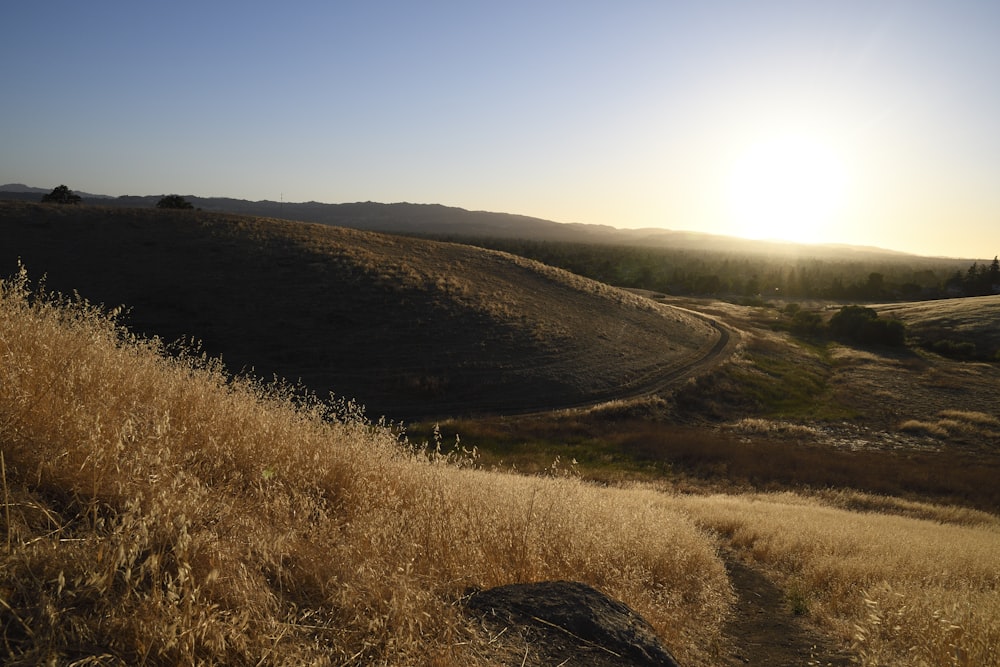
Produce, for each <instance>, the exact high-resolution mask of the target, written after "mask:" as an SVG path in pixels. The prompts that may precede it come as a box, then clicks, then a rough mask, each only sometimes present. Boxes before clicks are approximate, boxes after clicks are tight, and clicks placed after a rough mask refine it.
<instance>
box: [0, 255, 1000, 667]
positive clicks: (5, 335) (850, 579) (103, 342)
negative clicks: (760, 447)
mask: <svg viewBox="0 0 1000 667" xmlns="http://www.w3.org/2000/svg"><path fill="white" fill-rule="evenodd" d="M727 372H728V371H727ZM824 382H832V379H831V378H826V379H825V380H824ZM0 445H2V457H0V477H2V480H0V481H2V493H3V512H2V513H0V521H2V522H3V525H4V527H5V531H4V536H3V539H2V543H0V550H2V552H0V553H2V555H0V573H2V574H0V627H2V628H3V640H4V641H3V644H2V645H0V652H2V658H3V661H4V663H5V664H11V665H15V664H25V665H27V664H77V665H85V664H90V665H94V664H107V665H113V664H129V665H133V664H147V665H175V664H254V665H266V664H274V665H278V664H316V665H323V664H331V665H334V664H335V665H343V664H376V665H377V664H384V665H497V664H520V657H521V655H523V647H520V646H518V645H517V640H516V639H515V638H511V637H507V636H500V635H494V634H491V633H490V631H489V630H488V629H487V628H486V627H484V626H483V625H482V624H481V622H478V621H477V620H476V619H474V618H470V617H468V616H467V615H465V614H464V613H463V611H462V605H461V600H462V598H463V596H464V595H466V593H467V591H468V590H469V589H470V588H473V587H490V586H495V585H500V584H505V583H512V582H525V581H539V580H549V579H574V580H579V581H584V582H587V583H590V584H592V585H594V586H596V587H598V588H600V589H602V590H604V591H606V592H607V593H609V594H610V595H612V596H614V597H616V598H619V599H621V600H623V601H624V602H626V603H627V604H629V605H630V606H632V607H633V608H634V609H635V610H637V611H638V612H639V613H641V614H642V615H643V616H644V617H645V618H646V619H647V620H649V621H650V622H651V623H652V625H653V626H654V627H655V629H656V630H657V632H658V633H659V635H660V636H661V638H662V639H663V640H664V643H665V644H666V645H667V646H668V647H670V649H671V651H672V652H673V653H674V654H675V655H676V656H677V658H678V659H679V660H680V662H681V664H683V665H686V666H693V667H699V666H701V667H708V666H710V665H718V664H720V663H721V658H720V656H724V655H728V654H729V651H730V648H731V645H732V644H733V642H734V641H737V638H734V637H731V636H728V635H727V634H726V633H725V632H724V628H725V626H726V622H727V620H730V619H731V616H732V614H733V611H732V604H733V601H734V590H733V588H732V585H731V582H730V581H729V579H728V578H727V574H726V568H725V559H726V558H738V559H741V560H743V561H745V562H748V563H751V564H754V565H755V566H756V567H759V568H761V569H762V570H763V571H765V572H766V573H768V575H769V576H770V577H772V578H773V579H774V581H775V582H776V583H777V584H778V585H779V586H781V588H782V590H784V591H785V594H786V596H787V598H788V602H789V605H790V606H792V607H793V608H794V609H796V610H797V611H798V612H800V613H801V614H803V615H805V616H807V617H808V618H809V621H810V623H812V624H814V625H815V626H816V627H817V628H819V629H820V630H821V631H822V632H823V633H824V634H826V635H828V636H830V637H833V638H835V639H836V640H837V641H838V642H840V643H841V644H842V645H844V646H845V647H850V650H852V651H853V652H854V654H855V655H856V656H857V659H858V661H859V664H862V665H900V664H906V665H927V666H930V665H934V666H939V665H956V666H959V665H961V666H972V665H976V666H990V665H1000V653H998V649H997V647H998V646H1000V571H998V569H997V563H1000V519H998V518H997V516H996V514H995V513H989V512H983V511H979V510H975V509H969V508H961V507H957V506H952V505H943V504H942V505H937V504H932V503H926V502H919V501H916V500H900V499H893V498H891V497H888V496H882V495H873V494H867V493H863V492H861V491H839V492H838V491H832V490H827V491H824V492H814V493H792V492H787V491H786V492H776V493H769V494H768V493H763V494H762V493H729V494H717V493H704V492H701V491H700V490H699V489H696V488H677V487H675V486H673V485H672V484H671V483H670V482H669V478H666V479H660V480H659V481H655V480H649V481H648V482H646V483H628V482H627V481H625V480H619V481H618V482H617V483H614V484H611V483H608V482H607V481H605V482H604V483H595V482H590V481H587V480H585V479H583V478H581V477H580V476H579V475H576V474H574V473H573V472H572V468H571V467H570V466H566V465H563V466H557V465H553V466H550V467H549V468H548V469H547V470H541V471H539V472H538V474H514V473H513V472H512V471H511V470H510V469H509V468H507V467H504V466H502V465H499V464H497V465H483V463H482V461H481V460H480V459H477V456H476V453H475V452H466V451H463V450H462V448H461V446H460V444H459V446H458V447H456V448H451V447H450V446H449V445H448V444H446V443H444V444H443V451H442V448H441V447H439V446H438V445H439V443H437V442H435V441H434V439H433V438H430V439H429V440H428V441H426V442H425V441H413V440H409V439H407V438H405V437H403V435H402V434H401V433H400V431H399V429H398V428H395V427H393V426H392V425H389V424H385V423H371V422H370V421H368V420H367V419H366V418H365V417H364V416H363V414H361V411H360V410H359V409H358V408H356V407H354V406H353V405H352V404H350V403H344V402H341V403H336V404H327V403H324V402H321V401H318V400H314V399H303V398H302V397H301V396H300V395H299V394H298V393H297V392H294V391H291V390H289V389H288V388H284V387H282V386H281V385H275V386H264V385H261V384H260V383H259V382H257V381H255V380H251V379H245V378H241V377H233V376H231V375H229V374H227V372H225V370H224V369H223V367H222V364H221V363H220V362H218V361H215V360H213V359H212V358H208V357H206V356H204V355H201V354H199V353H197V352H196V351H190V352H187V353H182V352H178V351H177V350H176V349H173V348H168V347H167V346H165V345H164V344H162V343H161V342H159V341H158V340H156V339H142V338H137V337H136V336H134V335H132V334H130V333H128V332H127V331H126V330H125V329H123V328H122V327H120V326H118V325H117V323H116V320H115V318H114V314H107V313H105V312H104V311H103V310H102V309H99V308H96V307H92V306H89V305H87V304H86V303H85V302H81V301H79V300H76V301H72V300H66V299H62V298H58V297H55V296H47V295H46V294H45V293H44V292H43V291H41V290H38V289H35V288H32V286H31V285H30V284H29V282H28V280H27V277H26V276H25V275H24V274H23V273H22V274H20V275H17V276H14V277H11V278H8V279H5V280H3V282H2V283H0ZM567 468H569V469H568V470H567ZM682 491H683V492H682Z"/></svg>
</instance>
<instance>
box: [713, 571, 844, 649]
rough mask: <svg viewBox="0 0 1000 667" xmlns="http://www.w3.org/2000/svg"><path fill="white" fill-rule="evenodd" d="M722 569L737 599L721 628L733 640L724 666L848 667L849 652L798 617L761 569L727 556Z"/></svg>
mask: <svg viewBox="0 0 1000 667" xmlns="http://www.w3.org/2000/svg"><path fill="white" fill-rule="evenodd" d="M726 569H727V571H728V572H729V577H730V580H731V581H732V583H733V588H734V590H735V591H736V594H737V596H738V598H739V600H738V602H737V604H736V614H735V615H734V617H733V620H732V621H731V622H730V623H729V624H727V626H726V628H725V630H724V632H725V633H726V635H727V636H728V637H730V638H731V639H732V641H733V644H734V650H733V652H732V654H731V655H729V656H726V663H725V664H726V665H727V667H735V666H737V665H762V666H763V665H767V666H768V667H804V666H805V665H817V666H819V667H828V666H829V667H847V666H848V665H852V664H854V663H853V662H852V661H851V657H850V655H848V654H847V653H845V652H843V651H842V650H840V649H839V648H838V647H837V646H836V645H835V644H834V643H833V642H832V641H830V640H829V639H828V638H826V637H823V636H822V635H820V634H818V633H817V632H816V631H815V630H813V629H812V628H810V627H809V626H808V624H807V623H806V622H805V619H804V618H802V617H800V616H796V615H795V614H794V613H793V611H792V609H791V607H790V605H789V603H788V601H787V600H786V599H785V596H784V594H783V593H782V592H781V590H780V589H779V588H778V587H777V586H775V585H774V584H773V583H772V582H771V581H770V580H769V579H768V578H767V577H765V576H764V575H763V574H762V573H761V572H759V571H758V570H755V569H754V568H752V567H749V566H747V565H746V564H744V563H743V562H741V561H740V560H739V559H738V557H737V556H735V555H734V554H727V555H726Z"/></svg>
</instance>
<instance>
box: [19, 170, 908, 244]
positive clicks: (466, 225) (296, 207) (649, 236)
mask: <svg viewBox="0 0 1000 667" xmlns="http://www.w3.org/2000/svg"><path fill="white" fill-rule="evenodd" d="M46 192H49V190H45V189H43V188H31V187H29V186H26V185H23V184H7V185H2V186H0V197H3V198H7V199H22V200H25V199H26V200H32V201H37V198H38V195H39V193H46ZM77 194H79V195H80V196H81V197H82V198H83V201H84V203H90V204H97V205H102V206H121V207H134V208H150V207H153V206H155V205H156V203H157V202H158V201H159V200H160V198H161V197H163V196H164V195H162V194H161V195H142V196H135V195H123V196H120V197H110V196H108V195H94V194H88V193H82V192H77ZM183 196H184V199H186V200H187V201H189V202H190V203H191V204H192V205H193V206H194V207H195V208H199V209H201V210H203V211H214V212H223V213H236V214H239V215H250V216H257V217H266V218H278V219H284V220H295V221H300V222H318V223H321V224H325V225H333V226H336V227H348V228H351V229H360V230H364V231H374V232H386V233H392V234H407V235H416V236H430V237H436V238H453V239H455V240H462V239H463V238H464V239H470V238H518V239H527V240H534V241H558V242H566V243H599V244H609V245H630V246H653V247H670V248H677V249H691V250H713V251H719V252H743V253H754V254H770V255H823V256H824V257H839V258H845V257H846V258H854V257H862V256H867V257H870V256H873V255H886V256H893V257H904V256H907V253H901V252H898V251H894V250H887V249H884V248H876V247H870V246H853V245H844V244H836V245H808V244H796V243H790V242H782V241H757V240H749V239H742V238H738V237H733V236H722V235H716V234H707V233H703V232H691V231H674V230H668V229H659V228H644V229H620V228H617V227H612V226H610V225H596V224H585V223H564V222H554V221H552V220H545V219H542V218H535V217H531V216H526V215H519V214H513V213H494V212H489V211H469V210H467V209H463V208H458V207H453V206H444V205H442V204H414V203H409V202H398V203H390V204H384V203H378V202H370V201H369V202H354V203H343V204H326V203H322V202H315V201H310V202H300V203H293V202H276V201H269V200H262V201H249V200H246V199H233V198H229V197H196V196H193V195H183Z"/></svg>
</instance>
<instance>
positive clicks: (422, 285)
mask: <svg viewBox="0 0 1000 667" xmlns="http://www.w3.org/2000/svg"><path fill="white" fill-rule="evenodd" d="M0 233H2V235H3V239H4V243H3V244H2V248H3V250H2V256H0V273H2V274H3V275H11V274H13V273H14V272H16V271H17V263H18V261H19V260H20V261H21V262H23V264H24V265H25V267H26V268H27V270H28V272H29V276H31V277H32V278H34V279H38V278H41V277H42V276H44V277H45V283H46V287H47V288H48V289H50V290H55V291H61V292H64V293H67V294H69V293H72V292H74V291H75V292H78V293H79V294H80V295H81V296H82V297H83V298H85V299H87V300H89V301H91V302H95V303H104V304H106V305H107V306H108V307H109V308H111V307H116V306H118V305H125V306H126V307H128V308H129V310H128V312H127V314H126V315H125V316H124V318H125V319H124V323H125V324H127V325H128V326H129V327H130V328H132V329H133V330H135V331H137V332H139V333H142V334H145V335H157V336H160V337H162V338H163V339H165V340H166V341H173V340H176V339H180V338H185V337H188V338H190V337H193V338H195V339H198V340H200V341H201V343H202V346H203V349H204V351H205V352H207V353H208V354H210V355H213V356H214V355H221V356H222V358H223V361H224V362H225V363H226V365H227V366H228V367H229V368H230V369H232V370H234V371H237V372H239V371H241V370H242V371H245V372H250V373H252V374H255V375H259V376H262V377H264V378H271V377H272V376H278V377H281V378H286V379H288V380H289V381H292V382H296V381H301V383H302V384H304V385H305V386H306V387H308V388H309V389H310V390H312V391H315V392H317V393H318V394H319V395H320V396H325V395H326V394H327V392H333V393H335V394H337V395H339V396H342V397H348V398H354V399H356V400H357V401H359V402H360V403H362V404H364V405H366V406H367V408H368V412H369V414H371V415H373V416H380V415H386V416H387V417H389V418H390V419H404V418H405V419H411V418H418V417H419V418H424V417H430V416H436V415H451V414H456V413H465V414H470V413H503V412H524V411H534V410H542V409H551V408H559V407H569V406H576V405H581V404H588V403H593V402H597V401H601V400H606V399H611V398H616V397H620V396H623V395H630V394H639V393H643V392H646V391H650V390H652V389H655V388H660V387H661V386H663V385H664V383H667V382H669V381H670V380H672V379H676V378H678V377H680V376H682V375H683V374H684V372H685V370H686V369H687V368H688V367H689V366H690V365H691V364H694V363H697V362H699V361H700V360H702V359H704V358H705V357H706V356H708V355H710V354H711V353H713V352H716V353H717V352H718V348H719V347H720V345H721V344H722V343H724V342H725V337H724V334H723V333H720V330H719V329H717V328H716V327H715V326H714V325H713V324H712V323H710V322H708V321H706V320H705V319H703V318H700V317H698V316H696V315H694V314H692V313H690V312H687V311H684V310H681V309H677V308H671V307H667V306H662V305H658V304H654V303H653V302H651V301H649V300H648V299H643V298H640V297H638V296H635V295H632V294H629V293H627V292H625V291H622V290H618V289H615V288H611V287H608V286H606V285H603V284H600V283H597V282H594V281H590V280H587V279H583V278H580V277H578V276H574V275H572V274H569V273H567V272H564V271H560V270H557V269H553V268H551V267H546V266H544V265H542V264H538V263H536V262H532V261H529V260H524V259H521V258H518V257H515V256H513V255H509V254H504V253H499V252H493V251H486V250H481V249H476V248H471V247H468V246H463V245H457V244H449V243H439V242H432V241H425V240H418V239H412V238H404V237H397V236H389V235H383V234H375V233H370V232H363V231H358V230H350V229H344V228H338V227H333V226H329V225H318V224H308V223H296V222H289V221H282V220H275V219H263V218H254V217H241V216H235V215H229V214H222V213H214V212H206V211H163V210H157V209H128V208H119V207H99V206H74V207H59V206H54V205H42V204H35V203H28V202H16V201H7V202H0Z"/></svg>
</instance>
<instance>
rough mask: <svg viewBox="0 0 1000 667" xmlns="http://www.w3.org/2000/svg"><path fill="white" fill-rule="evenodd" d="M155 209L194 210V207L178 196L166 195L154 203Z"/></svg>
mask: <svg viewBox="0 0 1000 667" xmlns="http://www.w3.org/2000/svg"><path fill="white" fill-rule="evenodd" d="M156 208H194V206H193V205H192V204H191V202H189V201H188V200H186V199H184V197H181V196H180V195H167V196H166V197H163V198H162V199H160V201H158V202H156Z"/></svg>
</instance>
